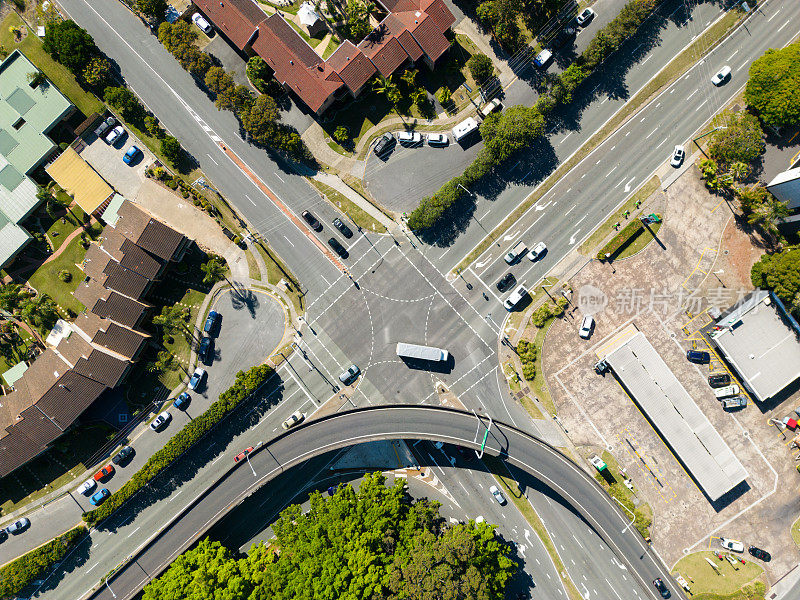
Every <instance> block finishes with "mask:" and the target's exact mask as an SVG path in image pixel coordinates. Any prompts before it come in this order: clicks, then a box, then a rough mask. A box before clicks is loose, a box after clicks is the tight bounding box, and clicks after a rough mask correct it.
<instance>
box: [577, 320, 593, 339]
mask: <svg viewBox="0 0 800 600" xmlns="http://www.w3.org/2000/svg"><path fill="white" fill-rule="evenodd" d="M592 329H594V317H592V316H591V315H586V316H585V317H583V321H581V328H580V330H578V335H579V336H581V337H582V338H583V339H585V340H588V339H589V338H590V337H592Z"/></svg>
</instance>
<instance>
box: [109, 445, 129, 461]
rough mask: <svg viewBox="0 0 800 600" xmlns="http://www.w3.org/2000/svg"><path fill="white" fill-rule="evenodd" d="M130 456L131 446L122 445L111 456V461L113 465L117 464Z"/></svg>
mask: <svg viewBox="0 0 800 600" xmlns="http://www.w3.org/2000/svg"><path fill="white" fill-rule="evenodd" d="M131 456H133V448H131V447H130V446H123V447H122V448H120V451H119V452H117V453H116V454H115V455H114V456H113V457H112V459H111V462H112V463H114V464H115V465H119V464H122V463H124V462H126V461H127V460H128V459H129V458H130V457H131Z"/></svg>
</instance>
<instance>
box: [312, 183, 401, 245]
mask: <svg viewBox="0 0 800 600" xmlns="http://www.w3.org/2000/svg"><path fill="white" fill-rule="evenodd" d="M308 182H309V183H310V184H311V185H313V186H314V187H315V188H316V189H317V190H318V191H319V193H321V194H325V196H326V197H327V198H328V201H329V202H332V203H333V204H334V205H336V206H337V207H338V208H340V209H341V210H343V211H344V212H345V213H347V216H349V217H350V218H351V219H352V220H353V223H355V224H356V225H358V226H359V227H361V228H363V229H367V230H369V231H372V232H375V233H385V232H386V227H384V226H383V225H381V224H380V223H379V222H378V221H376V220H375V219H373V218H372V216H371V215H370V214H369V213H368V212H366V211H365V210H363V209H362V208H361V207H360V206H358V204H356V203H355V202H353V201H351V200H350V199H349V198H348V197H347V196H345V195H344V194H340V193H339V192H338V191H337V190H335V189H333V188H332V187H330V186H327V185H325V184H324V183H321V182H319V181H317V180H316V179H311V178H310V177H309V178H308Z"/></svg>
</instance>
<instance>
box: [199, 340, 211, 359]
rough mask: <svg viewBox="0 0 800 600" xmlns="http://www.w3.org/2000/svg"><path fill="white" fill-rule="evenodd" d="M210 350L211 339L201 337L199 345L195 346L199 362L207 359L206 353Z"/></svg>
mask: <svg viewBox="0 0 800 600" xmlns="http://www.w3.org/2000/svg"><path fill="white" fill-rule="evenodd" d="M210 350H211V338H210V337H206V336H203V339H201V340H200V344H199V345H198V346H197V356H199V357H200V360H203V361H205V360H206V358H208V353H209V351H210Z"/></svg>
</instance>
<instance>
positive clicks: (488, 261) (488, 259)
mask: <svg viewBox="0 0 800 600" xmlns="http://www.w3.org/2000/svg"><path fill="white" fill-rule="evenodd" d="M491 261H492V257H491V256H490V257H489V258H487V259H486V260H484V261H481V262H479V263H478V264H476V265H475V268H476V269H482V268H483V267H485V266H486V265H488V264H489V263H490V262H491Z"/></svg>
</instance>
